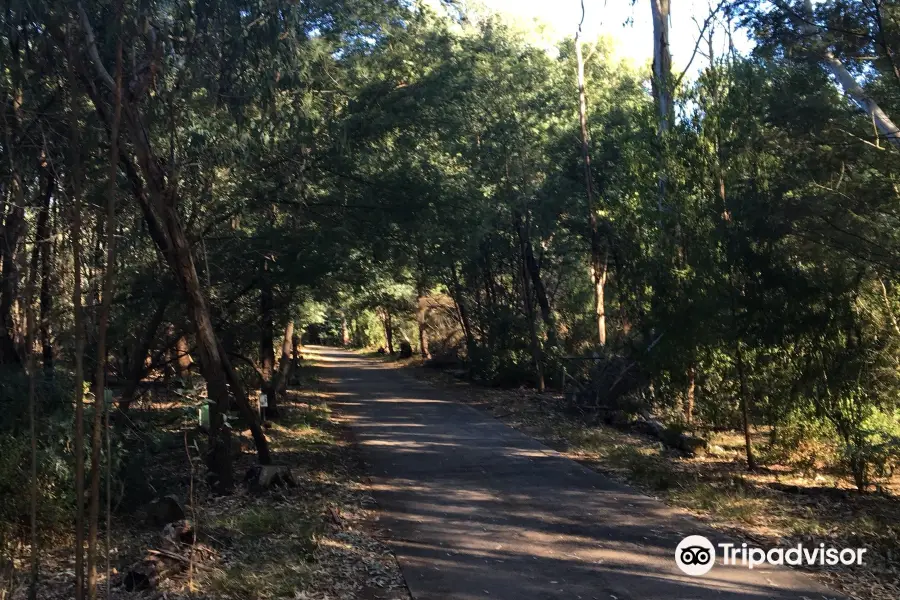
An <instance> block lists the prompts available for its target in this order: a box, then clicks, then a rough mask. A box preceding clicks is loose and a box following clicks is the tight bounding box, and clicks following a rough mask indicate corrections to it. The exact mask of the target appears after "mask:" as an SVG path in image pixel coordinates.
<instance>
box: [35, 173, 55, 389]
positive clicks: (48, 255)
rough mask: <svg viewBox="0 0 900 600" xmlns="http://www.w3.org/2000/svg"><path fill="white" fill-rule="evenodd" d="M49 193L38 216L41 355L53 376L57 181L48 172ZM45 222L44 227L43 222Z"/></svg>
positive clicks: (46, 370) (46, 367)
mask: <svg viewBox="0 0 900 600" xmlns="http://www.w3.org/2000/svg"><path fill="white" fill-rule="evenodd" d="M47 177H48V181H47V193H46V194H45V195H44V202H43V204H42V205H41V213H40V215H39V216H38V231H37V235H38V244H39V245H40V248H41V294H40V305H41V314H40V336H41V355H42V361H43V366H44V372H45V374H46V375H48V376H50V375H52V374H53V343H52V341H51V340H50V312H51V310H52V308H53V296H52V295H51V293H50V277H51V270H52V266H53V253H52V252H53V244H52V243H51V240H50V238H51V234H52V227H51V226H50V198H51V196H52V195H53V193H54V192H55V191H56V180H55V178H54V176H53V174H52V173H50V172H49V171H48V175H47ZM42 221H43V226H41V222H42Z"/></svg>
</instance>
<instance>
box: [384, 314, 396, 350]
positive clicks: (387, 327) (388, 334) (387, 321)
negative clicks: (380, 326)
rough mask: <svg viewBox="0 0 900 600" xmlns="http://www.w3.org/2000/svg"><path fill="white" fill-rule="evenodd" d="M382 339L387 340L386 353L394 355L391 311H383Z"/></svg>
mask: <svg viewBox="0 0 900 600" xmlns="http://www.w3.org/2000/svg"><path fill="white" fill-rule="evenodd" d="M384 337H385V338H387V346H388V353H389V354H391V355H393V354H394V323H393V320H392V319H391V310H390V309H389V308H386V309H384Z"/></svg>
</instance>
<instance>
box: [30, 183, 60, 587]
mask: <svg viewBox="0 0 900 600" xmlns="http://www.w3.org/2000/svg"><path fill="white" fill-rule="evenodd" d="M52 191H53V176H52V175H51V174H49V173H48V176H47V193H46V196H45V197H46V199H47V200H46V204H48V205H49V203H50V200H49V198H50V195H51V194H52ZM46 222H47V211H46V210H44V209H42V210H41V211H40V213H39V215H38V223H37V229H36V231H38V232H39V231H40V230H41V229H42V228H46ZM40 250H41V245H40V243H35V244H34V247H33V249H32V251H31V268H30V269H29V271H28V284H27V285H26V286H25V299H24V303H25V307H24V308H25V357H26V360H25V362H26V365H27V370H28V428H29V433H30V437H31V471H30V473H29V476H30V482H29V488H30V496H31V497H30V515H29V521H30V527H31V581H30V585H29V588H28V597H29V599H30V600H36V599H37V583H38V575H39V573H40V548H39V546H38V522H37V506H38V480H37V475H38V472H37V427H36V405H37V392H36V379H37V372H36V371H37V364H36V361H35V356H34V340H35V333H36V330H37V324H36V323H35V315H34V291H35V287H36V280H37V278H38V277H39V275H38V267H39V265H40Z"/></svg>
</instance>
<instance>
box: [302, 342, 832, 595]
mask: <svg viewBox="0 0 900 600" xmlns="http://www.w3.org/2000/svg"><path fill="white" fill-rule="evenodd" d="M304 352H305V353H307V354H308V358H310V359H312V360H315V361H316V362H317V363H319V364H320V365H321V366H322V367H325V368H326V369H327V370H326V371H325V373H324V375H325V377H327V378H329V379H332V380H333V384H334V386H335V389H336V391H337V392H338V393H339V395H337V396H336V397H335V398H334V400H333V401H332V402H331V404H332V406H334V407H335V408H336V410H337V411H338V412H340V413H341V414H342V415H343V417H344V418H345V419H346V420H347V422H348V423H349V425H350V426H351V427H352V428H353V430H354V432H355V435H356V436H357V438H358V440H359V443H360V446H361V449H362V452H363V455H364V457H365V459H366V461H367V462H368V463H370V465H371V471H372V477H373V492H374V494H375V498H376V500H377V501H378V503H379V505H380V523H381V526H382V527H384V528H385V529H386V530H387V533H388V538H389V540H388V541H389V543H390V544H391V546H392V548H393V549H394V552H395V553H396V555H397V558H398V560H399V561H400V564H401V567H402V569H403V573H404V575H405V577H406V579H407V583H408V585H409V588H410V590H411V592H412V594H413V597H414V598H417V599H419V600H425V599H434V600H438V599H440V600H449V599H466V600H468V599H475V598H503V599H509V600H521V599H530V598H535V599H551V598H559V599H570V598H585V599H591V598H599V599H612V600H626V599H633V600H643V599H656V598H658V599H660V600H662V599H663V598H665V599H666V600H670V599H684V600H706V599H712V598H717V599H726V600H738V599H747V600H749V599H760V600H761V599H781V598H784V599H787V598H803V597H807V598H810V599H812V598H815V599H817V600H821V599H822V598H837V597H838V596H836V595H833V594H830V593H829V592H827V591H826V590H824V589H823V588H821V587H820V586H819V585H818V584H816V583H814V582H813V581H812V580H811V579H809V578H807V577H804V576H802V575H800V574H798V573H796V572H793V571H790V570H786V569H770V568H766V569H759V568H757V569H754V570H753V571H748V570H746V569H739V568H725V567H721V566H717V567H715V568H714V569H713V570H712V571H711V572H710V573H709V574H707V575H706V576H704V577H699V578H691V577H688V576H686V575H684V574H682V573H681V571H679V570H678V569H677V567H676V565H675V561H674V550H675V546H676V545H677V544H678V541H680V539H681V538H682V537H684V536H686V535H691V534H700V535H703V534H705V535H707V536H708V537H710V539H712V540H713V541H714V542H716V541H725V540H724V539H723V537H722V536H721V535H719V534H715V533H712V532H711V530H709V529H707V528H705V527H704V526H703V525H701V524H700V523H698V522H696V521H694V520H693V519H690V518H689V517H687V516H685V515H683V514H682V513H679V512H678V511H676V510H674V509H671V508H669V507H667V506H665V505H664V504H662V503H661V502H658V501H656V500H654V499H651V498H648V497H646V496H643V495H640V494H638V493H636V492H635V491H633V490H631V489H629V488H627V487H624V486H622V485H620V484H618V483H615V482H613V481H611V480H609V479H608V478H606V477H604V476H602V475H600V474H598V473H596V472H593V471H590V470H588V469H587V468H585V467H583V466H581V465H579V464H577V463H575V462H573V461H571V460H568V459H566V458H564V457H562V456H561V455H559V454H558V453H556V452H554V451H553V450H550V449H548V448H546V447H544V446H542V445H541V444H540V443H538V442H536V441H535V440H533V439H531V438H529V437H527V436H526V435H524V434H522V433H520V432H518V431H515V430H513V429H511V428H509V427H507V426H506V425H504V424H503V423H501V422H499V421H497V420H495V419H493V418H491V417H489V416H487V415H485V414H483V413H481V412H479V411H478V410H476V409H474V408H472V407H470V406H465V405H463V404H460V403H457V402H454V401H453V398H452V397H449V393H448V392H445V391H442V390H440V389H438V388H435V387H433V386H431V385H429V384H427V383H425V382H422V381H417V380H414V379H411V378H409V377H407V376H406V375H405V374H403V373H399V372H397V371H396V370H395V369H391V368H390V367H389V366H388V365H385V364H384V363H382V362H381V361H377V360H373V359H368V358H365V357H362V356H359V355H356V354H353V353H351V352H347V351H343V350H338V349H330V348H323V347H307V348H305V349H304Z"/></svg>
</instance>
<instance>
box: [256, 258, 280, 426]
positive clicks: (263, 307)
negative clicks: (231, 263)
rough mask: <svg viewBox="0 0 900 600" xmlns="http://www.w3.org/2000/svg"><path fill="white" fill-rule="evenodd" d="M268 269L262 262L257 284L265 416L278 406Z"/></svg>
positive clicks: (273, 327)
mask: <svg viewBox="0 0 900 600" xmlns="http://www.w3.org/2000/svg"><path fill="white" fill-rule="evenodd" d="M264 260H266V261H267V259H264ZM268 270H269V267H268V262H266V263H264V264H263V276H262V279H261V283H260V286H259V365H260V372H261V375H262V393H263V394H265V395H266V399H267V400H268V404H269V406H268V407H267V408H265V409H263V411H264V414H266V415H267V416H276V415H277V412H278V408H277V400H276V398H275V392H276V390H275V384H276V382H275V299H274V296H273V294H272V282H271V281H270V280H269V274H268Z"/></svg>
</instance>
